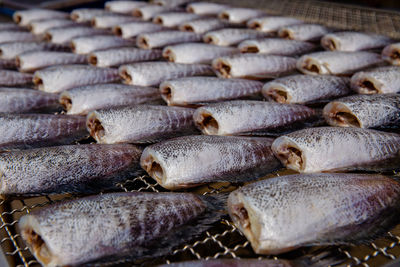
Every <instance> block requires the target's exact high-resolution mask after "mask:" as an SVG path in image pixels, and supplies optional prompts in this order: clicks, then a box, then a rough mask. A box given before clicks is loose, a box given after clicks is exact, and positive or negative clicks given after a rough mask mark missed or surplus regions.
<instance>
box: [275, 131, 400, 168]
mask: <svg viewBox="0 0 400 267" xmlns="http://www.w3.org/2000/svg"><path fill="white" fill-rule="evenodd" d="M272 150H273V151H274V154H275V156H277V157H278V158H279V159H280V160H281V162H282V163H283V164H284V165H285V166H286V167H287V168H289V169H292V170H295V171H298V172H304V173H311V172H321V171H339V170H370V171H384V170H393V169H397V168H398V167H399V163H400V153H399V152H400V135H398V134H395V133H387V132H381V131H376V130H370V129H361V128H342V127H320V128H309V129H304V130H300V131H297V132H293V133H290V134H287V135H283V136H281V137H279V138H277V139H276V140H275V141H274V143H273V144H272Z"/></svg>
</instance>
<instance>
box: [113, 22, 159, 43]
mask: <svg viewBox="0 0 400 267" xmlns="http://www.w3.org/2000/svg"><path fill="white" fill-rule="evenodd" d="M165 29H166V28H165V27H163V26H161V25H158V24H154V23H152V22H145V21H143V22H142V21H140V22H136V21H135V22H129V23H123V24H119V25H117V26H114V27H113V32H114V33H115V34H116V35H118V36H121V37H122V38H126V39H127V38H133V37H136V36H137V35H139V34H142V33H150V32H158V31H161V30H165Z"/></svg>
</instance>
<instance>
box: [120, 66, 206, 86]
mask: <svg viewBox="0 0 400 267" xmlns="http://www.w3.org/2000/svg"><path fill="white" fill-rule="evenodd" d="M119 73H120V76H121V77H122V79H123V80H124V82H125V83H126V84H132V85H139V86H152V85H159V84H160V83H162V82H163V81H165V80H170V79H175V78H181V77H187V76H201V75H212V74H214V72H213V71H212V68H211V67H210V66H209V65H205V64H180V63H172V62H160V61H154V62H140V63H133V64H128V65H122V66H121V67H119Z"/></svg>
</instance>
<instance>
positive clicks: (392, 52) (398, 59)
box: [382, 43, 400, 66]
mask: <svg viewBox="0 0 400 267" xmlns="http://www.w3.org/2000/svg"><path fill="white" fill-rule="evenodd" d="M382 58H383V59H384V60H385V61H387V62H389V63H390V64H392V65H396V66H398V65H400V43H395V44H390V45H388V46H386V47H385V48H384V49H383V50H382Z"/></svg>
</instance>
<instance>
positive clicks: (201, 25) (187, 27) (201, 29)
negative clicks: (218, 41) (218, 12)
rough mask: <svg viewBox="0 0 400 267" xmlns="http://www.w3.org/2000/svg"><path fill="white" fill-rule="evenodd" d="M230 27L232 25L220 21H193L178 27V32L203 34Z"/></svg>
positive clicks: (210, 19) (208, 19)
mask: <svg viewBox="0 0 400 267" xmlns="http://www.w3.org/2000/svg"><path fill="white" fill-rule="evenodd" d="M229 26H230V27H232V24H229V23H228V22H225V21H221V20H220V19H216V18H215V19H213V18H206V19H195V20H191V21H188V22H184V23H182V24H181V25H179V30H181V31H189V32H195V33H199V34H204V33H206V32H208V31H214V30H218V29H222V28H226V27H229Z"/></svg>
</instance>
